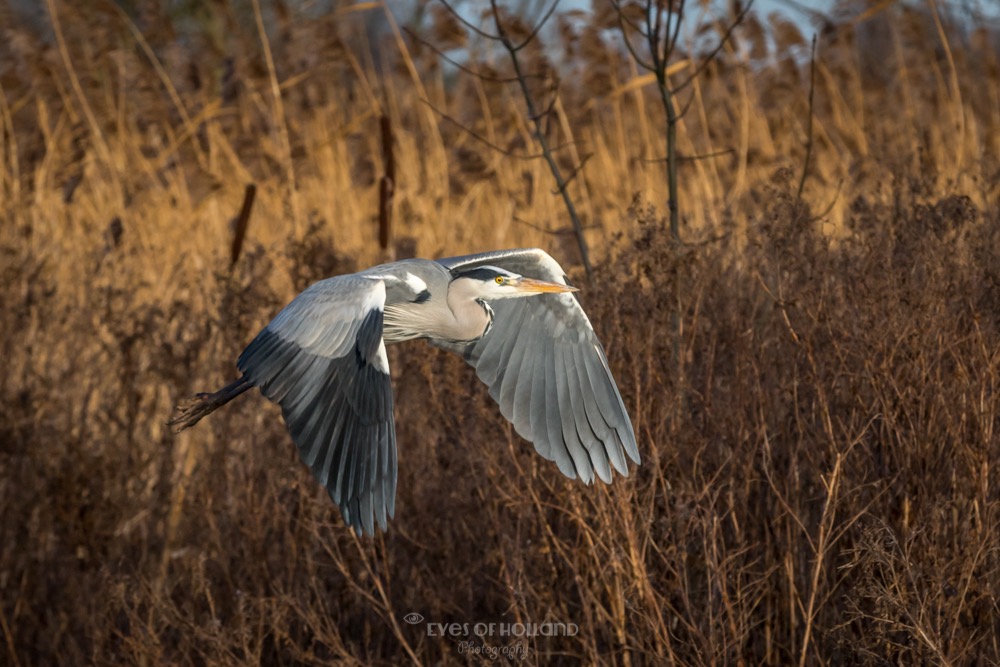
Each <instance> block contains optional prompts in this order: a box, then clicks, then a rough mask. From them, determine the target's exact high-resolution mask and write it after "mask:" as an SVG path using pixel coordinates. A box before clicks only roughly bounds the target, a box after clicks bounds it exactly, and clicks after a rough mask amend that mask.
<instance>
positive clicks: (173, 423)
mask: <svg viewBox="0 0 1000 667" xmlns="http://www.w3.org/2000/svg"><path fill="white" fill-rule="evenodd" d="M252 386H253V385H252V384H251V383H250V380H248V379H247V378H246V376H243V377H241V378H240V379H239V380H236V381H235V382H232V383H230V384H227V385H226V386H225V387H223V388H222V389H220V390H219V391H217V392H215V393H213V394H204V393H203V394H195V395H194V398H193V399H192V400H191V401H190V403H189V404H188V405H186V406H183V407H181V406H178V408H177V409H178V412H177V414H176V415H175V416H174V418H173V419H171V420H170V421H168V422H167V426H170V427H171V428H173V430H174V433H180V432H181V431H183V430H184V429H186V428H191V427H192V426H194V425H195V424H197V423H198V422H199V421H201V418H202V417H205V416H207V415H210V414H211V413H213V412H215V411H216V410H217V409H219V408H221V407H222V406H223V405H225V404H226V403H228V402H229V401H231V400H233V399H234V398H236V397H237V396H239V395H240V394H242V393H243V392H245V391H246V390H247V389H249V388H250V387H252Z"/></svg>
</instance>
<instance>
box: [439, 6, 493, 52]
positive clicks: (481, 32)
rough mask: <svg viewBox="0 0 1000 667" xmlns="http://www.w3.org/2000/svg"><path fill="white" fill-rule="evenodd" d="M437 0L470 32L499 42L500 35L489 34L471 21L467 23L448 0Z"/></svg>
mask: <svg viewBox="0 0 1000 667" xmlns="http://www.w3.org/2000/svg"><path fill="white" fill-rule="evenodd" d="M438 1H439V2H440V3H441V4H442V5H444V8H445V9H447V10H448V11H449V12H451V13H452V15H453V16H454V17H455V18H456V19H458V22H459V23H461V24H462V25H464V26H465V27H466V28H468V29H469V30H471V31H472V32H474V33H476V34H477V35H479V36H480V37H483V38H485V39H488V40H491V41H494V42H499V41H500V37H498V36H497V35H491V34H490V33H488V32H486V31H485V30H483V29H482V28H478V27H476V26H474V25H472V24H471V23H469V22H468V21H466V20H465V19H464V18H463V17H462V15H461V14H459V13H458V12H457V11H455V8H454V7H452V6H451V5H450V4H448V0H438Z"/></svg>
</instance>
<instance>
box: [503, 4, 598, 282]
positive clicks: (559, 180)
mask: <svg viewBox="0 0 1000 667" xmlns="http://www.w3.org/2000/svg"><path fill="white" fill-rule="evenodd" d="M490 6H491V7H492V9H493V22H494V24H495V25H496V29H497V34H498V35H499V36H500V43H501V44H503V47H504V48H505V49H506V50H507V53H508V54H509V56H510V61H511V65H512V66H513V67H514V72H515V73H516V74H517V78H518V84H519V85H520V88H521V93H522V94H523V95H524V102H525V105H526V106H527V108H528V118H530V119H531V122H532V124H533V125H534V127H535V132H534V134H535V140H536V141H538V143H539V145H540V146H541V147H542V153H543V155H544V157H545V161H546V162H547V163H548V165H549V170H550V171H551V172H552V177H553V178H555V180H556V186H557V187H558V189H559V192H560V193H561V194H562V198H563V202H564V204H565V205H566V211H567V212H568V213H569V218H570V221H571V222H572V223H573V229H574V231H575V232H576V241H577V246H578V247H579V249H580V261H581V263H582V264H583V268H584V271H586V273H587V279H588V280H593V274H594V271H593V267H592V266H591V264H590V252H589V251H588V249H587V241H586V239H585V238H584V236H583V224H582V223H581V222H580V216H579V215H577V212H576V206H575V205H574V204H573V200H572V198H571V197H570V196H569V192H567V191H566V181H565V179H563V176H562V172H561V171H560V169H559V165H558V164H557V163H556V160H555V158H554V157H553V155H552V150H551V149H550V148H549V142H548V139H546V137H545V132H544V131H543V128H542V121H541V117H540V115H539V114H538V111H537V109H536V108H535V101H534V98H533V97H532V95H531V91H530V90H529V89H528V82H527V80H526V79H525V78H524V77H523V76H522V72H521V62H520V61H519V60H518V57H517V49H515V47H514V44H512V43H511V41H510V38H509V37H508V36H507V34H506V31H505V30H504V25H503V21H502V20H501V18H500V9H499V7H498V6H497V3H496V0H490ZM523 47H524V43H522V44H521V45H520V47H519V48H523Z"/></svg>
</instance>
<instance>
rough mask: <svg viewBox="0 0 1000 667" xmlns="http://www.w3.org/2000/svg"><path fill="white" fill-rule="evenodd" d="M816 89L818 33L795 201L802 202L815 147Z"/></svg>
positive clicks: (812, 60) (810, 65)
mask: <svg viewBox="0 0 1000 667" xmlns="http://www.w3.org/2000/svg"><path fill="white" fill-rule="evenodd" d="M815 91H816V34H815V33H813V38H812V56H811V57H810V58H809V124H808V126H807V129H806V159H805V161H804V162H803V164H802V176H801V178H799V190H798V192H797V193H796V194H795V201H796V202H797V203H802V191H803V190H804V189H805V187H806V177H807V176H808V175H809V158H810V157H812V149H813V93H814V92H815Z"/></svg>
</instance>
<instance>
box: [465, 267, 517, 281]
mask: <svg viewBox="0 0 1000 667" xmlns="http://www.w3.org/2000/svg"><path fill="white" fill-rule="evenodd" d="M498 276H499V274H497V272H496V271H495V270H494V269H487V268H485V267H478V268H475V269H471V270H469V271H461V272H459V273H458V274H457V275H456V276H455V277H456V278H472V279H473V280H482V281H484V282H489V281H491V280H496V279H497V277H498ZM499 277H506V276H499Z"/></svg>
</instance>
